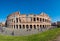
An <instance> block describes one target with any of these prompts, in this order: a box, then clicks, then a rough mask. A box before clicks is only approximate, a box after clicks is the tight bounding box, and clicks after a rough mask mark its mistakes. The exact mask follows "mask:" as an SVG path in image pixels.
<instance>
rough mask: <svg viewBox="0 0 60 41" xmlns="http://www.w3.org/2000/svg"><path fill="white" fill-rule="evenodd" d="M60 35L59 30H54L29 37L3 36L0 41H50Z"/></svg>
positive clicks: (0, 36)
mask: <svg viewBox="0 0 60 41" xmlns="http://www.w3.org/2000/svg"><path fill="white" fill-rule="evenodd" d="M59 34H60V28H55V29H52V30H48V31H45V32H42V33H38V34H34V35H29V36H4V35H0V41H52V40H53V39H54V38H56V37H57V36H58V35H59Z"/></svg>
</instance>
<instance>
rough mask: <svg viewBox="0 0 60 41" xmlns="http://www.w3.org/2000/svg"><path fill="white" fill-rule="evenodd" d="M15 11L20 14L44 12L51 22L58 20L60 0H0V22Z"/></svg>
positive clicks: (59, 17)
mask: <svg viewBox="0 0 60 41" xmlns="http://www.w3.org/2000/svg"><path fill="white" fill-rule="evenodd" d="M17 11H20V13H21V14H40V13H41V12H45V13H46V14H47V15H49V16H50V18H51V21H52V22H56V21H60V0H0V22H5V21H6V19H7V16H8V15H9V14H12V13H13V12H17Z"/></svg>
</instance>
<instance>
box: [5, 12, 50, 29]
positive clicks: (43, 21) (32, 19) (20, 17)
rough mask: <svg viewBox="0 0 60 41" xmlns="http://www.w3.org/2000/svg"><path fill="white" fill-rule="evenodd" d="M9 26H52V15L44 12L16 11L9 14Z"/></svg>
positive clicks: (20, 27)
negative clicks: (21, 12)
mask: <svg viewBox="0 0 60 41" xmlns="http://www.w3.org/2000/svg"><path fill="white" fill-rule="evenodd" d="M6 23H7V27H8V28H12V29H19V30H20V29H30V30H31V29H41V28H50V27H51V19H50V17H49V16H48V15H47V14H45V13H44V12H42V13H41V14H38V15H37V14H36V15H34V14H29V15H26V14H20V12H14V13H12V14H10V15H8V17H7V20H6Z"/></svg>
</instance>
